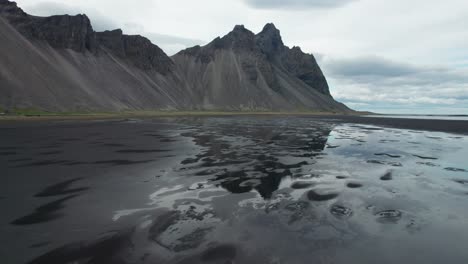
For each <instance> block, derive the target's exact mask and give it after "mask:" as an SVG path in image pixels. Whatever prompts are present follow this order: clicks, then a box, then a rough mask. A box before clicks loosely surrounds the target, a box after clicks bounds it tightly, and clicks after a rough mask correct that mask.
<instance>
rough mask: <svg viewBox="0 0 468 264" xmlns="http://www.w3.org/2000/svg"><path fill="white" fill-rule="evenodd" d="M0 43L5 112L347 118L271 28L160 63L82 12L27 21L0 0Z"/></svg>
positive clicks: (138, 41)
mask: <svg viewBox="0 0 468 264" xmlns="http://www.w3.org/2000/svg"><path fill="white" fill-rule="evenodd" d="M0 41H1V43H2V51H1V52H0V76H1V79H0V84H1V87H0V94H1V96H0V107H2V108H6V109H10V108H38V109H43V110H51V111H76V110H86V111H93V110H112V111H114V110H126V109H151V110H156V109H158V110H169V109H171V110H214V109H215V110H250V111H258V110H270V111H281V110H320V111H336V112H350V111H351V110H350V109H348V108H347V107H346V106H344V105H343V104H340V103H338V102H336V101H335V100H334V99H333V98H332V97H331V95H330V92H329V89H328V84H327V82H326V79H325V77H324V76H323V74H322V72H321V70H320V68H319V66H318V65H317V62H316V61H315V58H314V57H313V55H310V54H305V53H303V52H302V51H301V50H300V48H298V47H294V48H292V49H290V48H288V47H286V46H285V45H284V44H283V41H282V39H281V35H280V32H279V30H278V29H276V27H275V26H274V25H273V24H267V25H266V26H265V28H264V29H263V30H262V32H260V33H258V34H254V33H252V32H251V31H249V30H247V29H245V28H244V26H236V27H235V28H234V30H233V31H232V32H230V33H229V34H227V35H226V36H224V37H218V38H216V39H215V40H213V41H212V42H211V43H209V44H208V45H206V46H204V47H200V46H196V47H193V48H189V49H186V50H183V51H181V52H179V53H178V54H176V55H174V56H173V57H169V56H167V55H166V54H165V53H164V51H163V50H162V49H160V48H159V47H158V46H156V45H154V44H152V43H151V41H150V40H148V39H147V38H145V37H142V36H139V35H125V34H123V32H122V30H120V29H116V30H112V31H104V32H95V31H94V30H93V27H92V24H91V22H90V20H89V18H88V17H87V16H86V15H76V16H70V15H58V16H50V17H37V16H32V15H29V14H27V13H25V12H24V11H23V10H22V9H21V8H19V7H18V6H17V4H16V3H14V2H10V1H7V0H0Z"/></svg>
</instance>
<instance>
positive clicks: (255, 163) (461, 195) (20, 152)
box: [0, 117, 468, 263]
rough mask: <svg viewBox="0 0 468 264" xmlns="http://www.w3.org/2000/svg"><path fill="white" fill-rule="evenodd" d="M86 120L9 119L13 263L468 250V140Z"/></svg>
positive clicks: (231, 123)
mask: <svg viewBox="0 0 468 264" xmlns="http://www.w3.org/2000/svg"><path fill="white" fill-rule="evenodd" d="M85 124H86V125H84V124H82V123H81V124H74V123H55V124H52V125H51V124H48V125H36V126H33V127H28V126H26V127H23V126H18V127H14V128H2V129H0V136H1V138H2V139H5V138H9V139H12V140H11V141H8V142H6V141H5V142H2V144H1V148H2V149H1V152H5V153H7V152H8V153H10V154H8V155H6V154H5V155H0V165H1V166H2V168H5V171H6V174H5V175H6V176H5V175H4V176H3V177H4V181H5V183H7V184H6V185H2V187H1V189H0V191H1V193H0V196H1V198H0V205H1V206H2V209H3V212H5V214H4V215H3V216H2V221H1V226H0V228H1V230H2V235H3V236H2V238H1V242H3V243H4V245H7V246H5V247H3V248H2V249H0V250H1V251H0V253H1V256H2V260H3V261H2V262H4V263H25V262H26V263H308V262H313V263H377V262H378V263H396V262H399V263H440V262H448V263H462V262H463V260H466V259H468V252H467V251H466V250H463V248H464V245H466V244H467V243H468V230H467V229H466V221H467V220H468V212H466V210H465V209H464V208H465V207H466V201H467V199H468V184H466V182H468V174H467V170H468V168H467V167H466V166H467V164H466V162H465V159H464V158H463V157H466V156H467V155H468V137H466V136H458V135H453V134H446V133H437V132H425V131H411V130H402V129H391V128H383V127H377V126H368V125H358V124H343V123H340V122H337V121H335V120H333V119H329V120H326V119H321V120H316V119H313V118H298V117H294V118H293V117H291V118H251V117H244V118H239V117H237V118H234V117H233V118H185V119H158V120H144V121H142V120H126V121H118V122H117V121H113V122H88V123H85ZM31 130H34V132H35V133H34V134H33V135H31V133H30V131H31ZM71 139H73V140H71ZM13 152H14V153H15V154H11V153H13ZM38 153H48V154H47V155H45V154H41V155H39V154H38ZM429 157H430V159H429ZM25 183H27V184H25ZM6 186H8V187H6ZM422 251H424V252H425V254H418V253H417V252H422Z"/></svg>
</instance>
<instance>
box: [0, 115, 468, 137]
mask: <svg viewBox="0 0 468 264" xmlns="http://www.w3.org/2000/svg"><path fill="white" fill-rule="evenodd" d="M368 114H369V113H367V112H356V113H349V114H342V113H331V112H216V111H212V112H209V111H206V112H202V111H200V112H184V111H181V112H154V111H141V112H123V113H89V114H69V115H61V114H46V115H3V116H0V124H12V123H14V124H18V122H19V123H29V122H49V121H93V120H104V121H105V120H109V121H111V120H122V119H152V118H171V117H173V118H178V117H179V118H183V117H249V116H250V117H305V118H314V119H319V120H320V119H322V120H330V119H332V120H333V121H334V122H337V123H353V124H365V125H376V126H383V127H391V128H399V129H409V130H421V131H433V132H446V133H455V134H463V135H468V121H467V120H442V119H417V118H411V119H410V118H386V117H385V115H383V114H382V115H381V116H382V117H376V116H373V117H366V116H364V115H368ZM373 115H375V114H373Z"/></svg>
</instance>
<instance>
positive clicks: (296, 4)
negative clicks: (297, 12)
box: [245, 0, 356, 9]
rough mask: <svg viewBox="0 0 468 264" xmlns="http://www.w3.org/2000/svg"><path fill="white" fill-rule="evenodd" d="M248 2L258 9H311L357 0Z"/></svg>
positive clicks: (259, 0) (247, 1) (248, 0)
mask: <svg viewBox="0 0 468 264" xmlns="http://www.w3.org/2000/svg"><path fill="white" fill-rule="evenodd" d="M245 1H246V3H247V4H248V5H249V6H251V7H254V8H258V9H304V8H306V9H309V8H333V7H339V6H343V5H345V4H348V3H350V2H354V1H356V0H245Z"/></svg>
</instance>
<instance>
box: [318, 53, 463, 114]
mask: <svg viewBox="0 0 468 264" xmlns="http://www.w3.org/2000/svg"><path fill="white" fill-rule="evenodd" d="M321 65H322V68H323V71H324V73H325V75H326V76H327V77H328V79H329V82H330V84H331V87H332V93H333V95H334V96H335V98H337V99H339V100H341V101H343V102H345V103H349V104H350V105H352V106H354V107H355V108H357V109H360V110H370V111H372V110H375V109H377V110H381V109H392V110H400V111H401V109H410V108H415V109H416V108H418V107H419V108H421V109H431V106H432V107H438V108H439V109H440V108H447V109H448V108H450V109H465V110H464V113H467V112H468V100H467V97H468V72H466V71H459V70H455V69H451V68H448V67H435V66H428V65H423V66H421V65H413V64H408V63H403V62H396V61H390V60H387V59H384V58H380V57H365V58H362V57H361V58H354V59H336V58H334V59H330V58H326V57H325V58H323V59H322V60H321Z"/></svg>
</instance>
